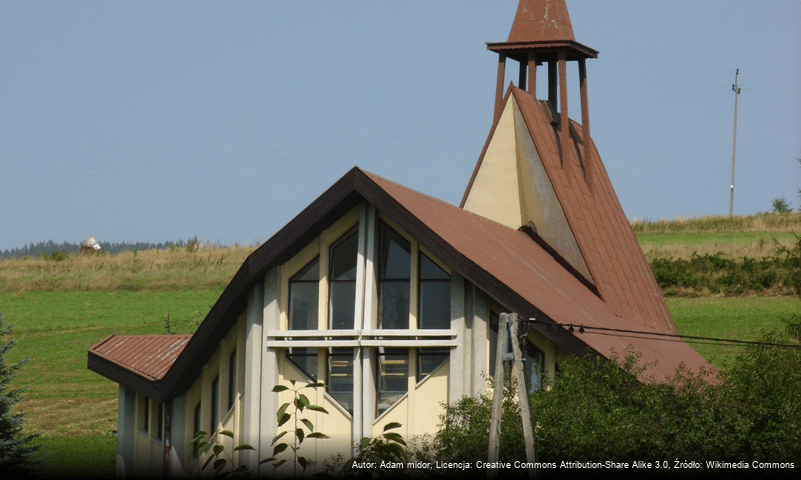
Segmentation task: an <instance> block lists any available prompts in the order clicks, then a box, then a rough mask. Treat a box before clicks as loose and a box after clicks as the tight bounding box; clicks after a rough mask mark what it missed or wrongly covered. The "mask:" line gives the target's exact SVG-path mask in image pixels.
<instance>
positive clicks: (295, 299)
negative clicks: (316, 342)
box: [289, 282, 320, 330]
mask: <svg viewBox="0 0 801 480" xmlns="http://www.w3.org/2000/svg"><path fill="white" fill-rule="evenodd" d="M319 290H320V286H319V284H318V283H317V282H314V283H290V284H289V329H290V330H317V305H318V292H319Z"/></svg>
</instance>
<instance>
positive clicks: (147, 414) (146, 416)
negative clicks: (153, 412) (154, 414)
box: [142, 398, 150, 433]
mask: <svg viewBox="0 0 801 480" xmlns="http://www.w3.org/2000/svg"><path fill="white" fill-rule="evenodd" d="M142 420H143V422H142V430H144V431H145V433H147V432H148V430H149V428H150V400H148V399H147V398H146V399H145V411H144V413H143V414H142Z"/></svg>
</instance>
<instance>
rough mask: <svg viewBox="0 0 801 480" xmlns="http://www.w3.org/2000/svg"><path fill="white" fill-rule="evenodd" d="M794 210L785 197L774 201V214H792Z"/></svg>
mask: <svg viewBox="0 0 801 480" xmlns="http://www.w3.org/2000/svg"><path fill="white" fill-rule="evenodd" d="M792 211H793V209H792V208H791V207H790V204H789V203H787V200H785V199H784V197H776V198H774V199H773V213H790V212H792Z"/></svg>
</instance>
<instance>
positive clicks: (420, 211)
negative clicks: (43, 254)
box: [89, 168, 706, 401]
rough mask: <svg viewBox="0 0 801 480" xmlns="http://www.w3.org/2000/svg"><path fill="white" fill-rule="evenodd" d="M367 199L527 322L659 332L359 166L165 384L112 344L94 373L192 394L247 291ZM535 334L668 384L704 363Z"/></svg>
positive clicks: (234, 293)
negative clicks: (632, 363)
mask: <svg viewBox="0 0 801 480" xmlns="http://www.w3.org/2000/svg"><path fill="white" fill-rule="evenodd" d="M361 201H367V202H369V203H370V204H372V205H373V206H375V207H376V209H377V210H378V211H380V212H382V213H384V214H385V215H387V216H388V217H389V218H390V219H391V220H392V221H393V222H395V223H396V224H397V225H398V226H399V227H400V228H402V229H403V230H405V231H406V232H407V233H408V234H409V235H411V236H412V237H414V238H415V239H416V240H417V241H418V242H420V243H421V244H422V245H423V246H425V247H426V248H427V249H428V250H429V251H430V252H431V253H432V254H433V255H435V256H436V257H437V258H438V259H439V260H440V261H442V262H443V263H445V264H446V265H447V266H448V267H449V268H451V269H452V270H453V271H454V272H458V273H460V274H461V275H463V276H464V277H465V278H466V279H467V280H469V281H471V282H473V283H474V284H475V285H476V286H477V287H478V288H480V289H482V290H483V291H485V292H486V293H487V294H489V295H490V296H492V297H493V298H495V299H496V300H498V301H499V302H500V303H501V304H503V305H504V306H506V307H507V308H509V309H511V310H513V311H515V312H517V313H519V314H520V315H522V316H523V317H524V318H528V317H535V318H537V319H538V320H542V321H544V322H550V323H552V324H553V323H558V324H576V325H578V324H583V325H586V326H603V327H611V328H623V329H629V330H648V331H652V332H653V333H660V331H659V330H657V329H653V328H651V329H647V328H644V327H642V326H641V325H638V324H637V323H636V322H634V321H633V320H632V319H631V318H627V317H625V316H623V315H620V314H617V313H615V312H614V311H613V310H611V309H610V308H609V307H608V306H607V304H606V303H604V302H603V301H602V300H601V299H600V298H598V296H596V295H595V293H594V292H592V290H591V289H589V288H587V286H586V285H584V284H583V283H582V282H581V281H579V280H578V279H577V278H576V277H575V276H573V275H572V274H570V272H568V271H567V270H566V269H565V268H564V267H563V266H562V264H560V263H559V262H558V261H557V260H556V259H554V257H552V256H551V254H550V253H548V252H547V251H546V250H545V249H544V248H542V247H541V246H540V245H539V244H538V243H537V242H536V241H534V240H533V239H532V238H531V237H530V236H529V235H527V234H526V233H524V232H522V231H518V230H514V229H511V228H508V227H506V226H503V225H500V224H498V223H496V222H493V221H491V220H488V219H486V218H483V217H481V216H479V215H476V214H473V213H471V212H468V211H466V210H463V209H460V208H458V207H455V206H453V205H449V204H447V203H445V202H442V201H440V200H436V199H434V198H432V197H429V196H426V195H423V194H421V193H418V192H415V191H413V190H410V189H408V188H405V187H402V186H400V185H398V184H395V183H393V182H390V181H388V180H385V179H383V178H381V177H378V176H376V175H372V174H369V173H365V172H363V171H362V170H360V169H358V168H353V169H352V170H350V171H349V172H348V173H347V174H345V176H343V177H342V178H341V179H340V180H339V181H337V182H336V183H335V184H334V185H333V186H332V187H330V188H329V189H328V190H326V192H324V193H323V194H322V195H321V196H320V197H318V198H317V199H316V200H315V201H314V202H312V204H311V205H309V206H308V207H307V208H306V209H305V210H303V211H302V212H301V213H300V214H299V215H298V216H296V217H295V218H294V219H293V220H292V221H291V222H289V223H288V224H287V225H286V226H285V227H284V228H282V229H281V230H280V231H279V232H278V233H276V234H275V235H274V236H273V237H272V238H270V239H269V240H267V242H265V243H264V244H263V245H262V246H261V247H259V248H258V249H257V250H256V251H255V252H254V253H253V254H251V255H250V256H249V257H248V258H247V259H246V260H245V262H244V263H243V265H242V267H240V269H239V271H238V272H237V273H236V275H234V278H233V280H232V281H231V283H230V284H229V285H228V287H227V288H226V289H225V291H224V292H223V293H222V295H221V296H220V298H219V300H218V301H217V303H216V304H215V305H214V307H213V308H212V309H211V311H210V312H209V314H208V316H207V317H206V319H205V320H204V321H203V323H202V324H201V325H200V327H199V328H198V330H197V332H196V333H195V334H194V335H193V336H192V338H191V339H190V340H189V341H188V343H187V344H186V346H185V347H184V348H183V350H182V351H181V352H180V354H179V355H178V356H177V357H176V358H175V361H174V363H173V364H172V366H171V368H170V369H169V370H168V371H167V372H166V374H164V375H163V376H161V378H158V379H155V378H154V379H148V378H145V377H144V376H141V375H140V379H139V381H137V382H133V381H132V380H131V377H130V375H131V372H132V371H131V369H130V368H127V366H125V365H121V364H119V363H115V362H113V361H110V360H111V359H110V358H109V354H108V353H107V352H106V351H105V350H104V349H103V347H102V345H103V344H104V343H105V342H109V341H111V339H106V340H104V342H101V343H100V344H98V345H96V346H94V347H92V348H91V349H90V350H89V368H90V369H91V370H94V371H96V372H98V373H101V374H102V375H104V376H106V377H108V378H110V379H112V380H114V381H116V382H118V383H121V384H125V385H128V386H131V387H132V388H135V389H136V390H137V391H138V392H140V393H142V394H143V395H145V396H147V397H149V398H152V399H154V400H156V401H164V400H167V399H171V398H175V397H177V396H180V395H181V394H183V393H184V392H186V391H187V390H188V389H189V387H191V385H192V384H193V383H194V381H195V379H196V378H197V377H198V375H199V374H200V371H201V368H202V366H203V365H204V364H205V363H206V362H208V360H209V359H210V358H211V356H212V355H213V354H214V352H215V350H216V349H217V347H218V345H219V342H220V339H222V338H223V337H224V336H225V334H226V332H227V331H228V330H229V329H230V328H232V327H233V325H234V323H235V322H236V318H237V317H238V316H239V314H240V313H241V312H242V311H244V310H245V308H246V304H247V296H248V293H249V291H250V289H251V287H252V286H254V285H256V284H257V283H259V282H261V281H262V280H263V278H264V276H265V275H266V273H267V271H268V270H269V269H270V268H272V267H273V266H277V265H280V264H282V263H283V262H285V261H286V260H287V259H289V258H291V257H292V256H293V255H294V254H296V253H297V252H299V251H300V249H302V248H303V247H304V246H305V245H307V244H308V243H309V242H311V241H312V240H313V239H314V238H316V237H317V236H318V235H319V234H320V232H322V230H323V229H325V228H327V227H328V226H330V225H332V224H333V223H334V222H335V221H336V220H337V219H338V218H339V217H341V216H342V215H344V214H345V213H346V212H347V211H349V210H350V209H352V208H353V207H354V206H356V205H357V204H358V203H359V202H361ZM535 328H537V329H538V330H540V331H541V332H542V333H543V334H544V335H545V336H546V337H548V338H550V339H551V340H552V341H554V342H555V343H556V344H557V345H559V346H561V347H562V348H564V349H565V350H567V351H569V352H572V353H575V354H578V355H584V354H586V353H587V351H588V350H591V351H595V352H596V353H598V354H601V355H604V356H609V355H610V349H611V348H614V349H615V350H616V351H617V352H618V353H622V352H623V350H624V349H625V348H626V346H627V345H629V344H632V345H633V346H634V348H635V349H636V350H638V351H640V352H642V353H643V357H644V360H645V361H653V360H658V361H659V365H658V366H657V370H654V371H653V372H651V373H653V374H655V375H656V376H657V377H659V376H664V377H669V376H671V375H672V374H673V372H674V371H675V368H676V367H677V366H678V365H679V363H680V362H683V363H685V364H687V365H688V366H689V367H690V368H691V369H698V367H700V366H705V365H706V362H705V361H704V360H703V358H701V357H700V356H699V355H698V354H697V353H696V352H695V351H693V350H692V349H691V348H690V347H689V346H687V345H686V344H684V343H681V342H679V343H666V342H660V341H657V340H653V339H645V338H642V337H644V336H643V335H639V336H633V337H631V338H625V339H624V338H621V337H620V336H619V335H615V336H609V335H604V334H602V333H584V334H581V335H574V334H571V333H569V332H568V331H567V330H565V329H563V328H561V327H556V328H552V329H549V328H547V326H546V325H545V324H537V325H536V327H535ZM112 338H113V337H112ZM143 380H144V381H143Z"/></svg>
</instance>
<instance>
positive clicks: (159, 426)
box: [156, 403, 164, 440]
mask: <svg viewBox="0 0 801 480" xmlns="http://www.w3.org/2000/svg"><path fill="white" fill-rule="evenodd" d="M158 406H159V408H158V409H157V410H156V438H158V439H159V440H161V438H162V433H163V430H164V423H163V419H164V404H163V403H159V404H158Z"/></svg>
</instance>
